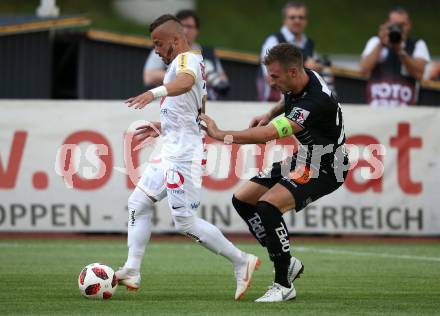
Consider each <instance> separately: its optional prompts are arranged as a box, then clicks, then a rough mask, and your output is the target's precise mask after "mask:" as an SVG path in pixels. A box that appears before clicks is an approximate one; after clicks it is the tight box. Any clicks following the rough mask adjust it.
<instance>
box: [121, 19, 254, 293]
mask: <svg viewBox="0 0 440 316" xmlns="http://www.w3.org/2000/svg"><path fill="white" fill-rule="evenodd" d="M150 32H151V38H152V40H153V43H154V46H155V51H156V53H157V54H158V55H159V56H160V57H161V58H162V59H163V61H164V62H165V63H166V64H167V65H169V67H168V70H167V72H166V74H165V78H164V81H163V83H164V85H162V86H160V87H157V88H154V89H152V90H149V91H147V92H145V93H143V94H141V95H139V96H137V97H133V98H130V99H128V100H127V101H126V102H127V103H128V106H129V107H134V108H137V109H142V108H143V107H145V106H146V105H147V104H148V103H150V102H152V101H153V100H155V99H157V98H161V101H160V109H161V111H160V123H159V122H153V123H152V125H153V126H154V127H151V126H143V127H141V129H140V130H139V132H138V133H137V135H138V136H141V137H143V138H146V137H156V136H158V135H159V133H160V136H161V137H162V143H163V147H162V151H161V162H160V163H159V164H150V165H149V166H147V168H146V170H145V171H144V173H143V175H142V178H141V180H140V181H139V183H138V184H137V186H136V188H135V190H134V191H133V193H132V194H131V196H130V198H129V199H128V212H129V219H128V238H127V244H128V258H127V261H126V262H125V264H124V266H123V267H122V268H120V269H119V270H118V271H117V272H116V277H117V278H118V280H119V283H120V284H122V285H125V286H126V287H127V289H130V290H137V289H138V288H139V286H140V280H141V277H140V267H141V263H142V258H143V256H144V252H145V246H146V244H147V243H148V241H149V238H150V235H151V217H152V209H153V204H154V203H155V202H157V201H160V200H162V199H163V198H165V197H167V199H168V205H169V208H170V210H171V215H172V217H173V220H174V224H175V226H176V229H177V230H178V231H179V232H181V233H182V234H185V235H187V236H189V237H191V238H193V239H194V240H195V241H197V242H198V243H200V244H201V245H202V246H204V247H206V248H207V249H209V250H210V251H212V252H214V253H215V254H220V255H222V256H224V257H225V258H226V259H228V260H229V261H230V262H231V263H232V264H233V266H234V272H235V278H236V281H237V290H236V293H235V299H236V300H240V299H242V298H243V296H244V293H245V291H246V290H247V288H248V287H249V285H250V281H251V278H252V274H253V272H254V270H255V269H256V268H258V266H259V264H260V261H259V259H258V258H257V257H256V256H254V255H252V254H247V253H245V252H242V251H241V250H239V249H238V248H237V247H235V246H234V245H233V244H232V243H231V242H230V241H229V240H227V239H226V238H225V237H224V236H223V234H222V233H221V232H220V230H219V229H218V228H217V227H215V226H214V225H212V224H211V223H209V222H207V221H205V220H203V219H201V218H199V217H197V215H196V212H197V208H198V206H199V205H200V193H201V187H202V173H203V169H202V164H203V163H205V161H204V159H203V156H204V152H203V151H204V148H203V140H202V138H203V135H202V132H201V127H200V119H199V115H200V113H201V112H202V107H203V105H204V102H205V98H206V81H205V74H204V64H203V57H202V55H201V53H200V52H196V51H191V48H190V47H189V45H188V43H187V41H186V38H185V36H184V34H183V29H182V26H181V24H180V22H179V20H177V19H176V18H175V17H174V16H172V15H163V16H161V17H159V18H157V19H156V20H155V21H154V22H153V23H152V24H151V25H150Z"/></svg>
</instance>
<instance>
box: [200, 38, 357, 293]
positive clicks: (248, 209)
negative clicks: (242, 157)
mask: <svg viewBox="0 0 440 316" xmlns="http://www.w3.org/2000/svg"><path fill="white" fill-rule="evenodd" d="M263 62H264V65H265V66H266V67H267V70H268V75H269V77H270V80H271V84H272V85H273V86H276V87H277V88H278V89H280V90H281V92H282V93H283V99H282V100H281V101H280V102H279V103H278V104H277V105H276V106H275V107H274V108H273V109H272V110H271V111H269V113H267V114H265V115H261V116H259V117H256V118H254V119H253V120H252V122H251V126H250V128H248V129H246V130H242V131H223V130H220V129H219V128H218V127H217V125H216V123H215V122H214V121H213V120H212V119H211V118H210V117H209V116H207V115H204V114H202V115H201V119H202V120H203V121H204V122H205V124H206V131H207V132H208V134H209V136H211V137H213V138H215V139H217V140H221V141H225V142H233V143H237V144H257V143H267V142H269V141H271V140H274V139H277V138H282V137H287V136H290V135H292V134H294V135H295V136H296V138H297V140H298V142H299V147H298V151H297V152H296V153H295V154H294V155H293V156H292V157H289V158H288V159H286V160H284V161H282V162H277V163H274V164H273V165H272V168H270V169H267V170H264V171H262V172H260V173H259V174H258V175H257V176H255V177H254V178H252V179H250V181H248V182H247V183H246V184H245V185H244V186H243V187H242V188H240V189H239V190H238V191H237V192H236V193H235V194H234V196H233V198H232V204H233V205H234V207H235V209H236V210H237V212H238V214H239V215H240V216H241V217H242V218H243V220H244V221H245V222H246V224H247V225H248V226H249V230H250V232H251V233H252V234H253V235H254V236H255V238H256V239H257V240H258V242H259V243H260V244H261V245H262V246H263V247H266V248H267V251H268V253H269V257H270V259H271V261H273V263H274V267H275V280H274V283H273V284H272V286H270V287H269V290H268V291H267V292H266V293H265V294H264V295H263V296H262V297H260V298H259V299H257V300H256V302H281V301H287V300H290V299H293V298H295V297H296V290H295V288H294V286H293V281H294V280H295V279H296V278H298V277H299V275H300V274H301V273H302V272H303V270H304V266H303V264H302V262H301V261H300V260H298V259H297V258H295V257H292V256H291V254H290V241H289V234H288V232H287V227H286V224H285V222H284V220H283V217H282V215H283V213H285V212H287V211H289V210H292V209H294V210H296V211H297V212H298V211H300V210H302V209H303V208H304V207H305V206H306V205H307V204H309V203H311V202H313V201H316V200H317V199H319V198H320V197H322V196H324V195H327V194H329V193H331V192H333V191H335V190H336V189H338V188H339V187H340V186H341V185H342V184H343V182H344V181H345V178H346V175H347V171H348V169H349V162H348V155H347V152H346V150H345V146H344V144H345V133H344V123H343V118H342V110H341V106H340V104H339V103H338V101H337V100H336V98H335V96H334V95H333V94H332V93H331V91H330V90H329V88H328V87H327V85H326V84H325V82H324V80H323V79H322V78H321V77H320V76H319V75H318V74H317V73H316V72H314V71H311V70H309V69H305V68H304V66H303V58H302V56H301V52H300V51H299V50H298V49H297V48H295V47H294V46H292V45H290V44H286V43H284V44H278V45H276V46H274V47H273V48H272V49H271V50H269V51H268V53H267V55H266V57H265V59H264V61H263ZM281 114H284V115H283V116H280V117H279V118H276V117H278V116H279V115H281Z"/></svg>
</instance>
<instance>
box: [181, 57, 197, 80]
mask: <svg viewBox="0 0 440 316" xmlns="http://www.w3.org/2000/svg"><path fill="white" fill-rule="evenodd" d="M199 68H200V62H199V60H198V58H197V57H196V56H195V55H193V54H188V53H184V54H180V55H179V56H178V57H177V64H176V75H178V74H179V73H186V74H188V75H191V76H193V77H194V80H197V77H198V69H199Z"/></svg>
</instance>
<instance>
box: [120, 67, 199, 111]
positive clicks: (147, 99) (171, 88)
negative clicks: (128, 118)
mask: <svg viewBox="0 0 440 316" xmlns="http://www.w3.org/2000/svg"><path fill="white" fill-rule="evenodd" d="M194 82H195V79H194V76H193V75H191V74H189V73H186V72H181V73H179V74H177V76H176V78H175V79H174V80H173V81H171V82H169V83H167V84H166V85H164V86H160V87H157V88H154V89H151V90H148V91H147V92H145V93H142V94H140V95H138V96H137V97H132V98H129V99H127V100H126V101H125V103H126V104H127V105H128V107H132V106H134V108H135V109H143V108H144V107H145V106H147V105H148V104H149V103H151V102H152V101H153V100H154V99H157V98H159V97H165V96H171V97H173V96H176V95H181V94H184V93H186V92H188V91H190V90H191V88H192V86H193V85H194Z"/></svg>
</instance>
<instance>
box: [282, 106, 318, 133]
mask: <svg viewBox="0 0 440 316" xmlns="http://www.w3.org/2000/svg"><path fill="white" fill-rule="evenodd" d="M318 116H319V107H318V106H317V105H316V102H313V100H311V99H301V100H298V101H295V102H294V104H293V106H292V109H291V111H290V112H289V113H286V117H287V118H288V119H289V120H291V121H292V122H294V123H296V124H298V125H299V126H301V127H302V128H307V127H310V126H312V125H314V123H315V121H316V118H317V117H318Z"/></svg>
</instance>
